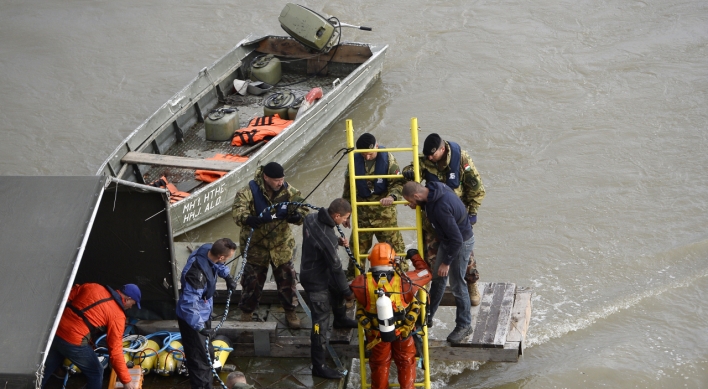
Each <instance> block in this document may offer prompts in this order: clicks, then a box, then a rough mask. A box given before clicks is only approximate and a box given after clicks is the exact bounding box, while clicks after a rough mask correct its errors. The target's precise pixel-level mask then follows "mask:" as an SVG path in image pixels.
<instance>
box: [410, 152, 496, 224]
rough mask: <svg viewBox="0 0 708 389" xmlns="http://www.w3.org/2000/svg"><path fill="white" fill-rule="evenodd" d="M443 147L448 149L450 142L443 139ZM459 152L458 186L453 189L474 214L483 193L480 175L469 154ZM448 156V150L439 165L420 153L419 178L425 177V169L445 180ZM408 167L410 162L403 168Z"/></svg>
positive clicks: (448, 161) (448, 172) (448, 169)
mask: <svg viewBox="0 0 708 389" xmlns="http://www.w3.org/2000/svg"><path fill="white" fill-rule="evenodd" d="M445 148H446V150H450V144H449V143H448V142H447V141H445ZM460 154H462V155H461V156H460V172H459V175H460V186H458V187H457V189H454V191H455V194H457V196H458V197H459V198H460V200H462V202H463V203H464V204H465V207H467V213H469V214H470V215H476V214H477V210H478V209H479V206H480V205H481V204H482V199H484V194H485V192H484V185H483V184H482V177H480V176H479V172H478V171H477V168H476V167H474V162H472V158H470V156H469V154H467V152H466V151H464V150H461V152H460ZM450 157H451V156H450V152H449V151H448V153H447V157H446V159H444V160H442V161H440V162H443V164H442V167H441V166H440V164H439V163H435V162H432V161H430V160H428V158H427V157H426V156H425V155H423V154H420V155H419V156H418V160H419V162H420V170H421V171H420V175H421V178H422V177H425V172H424V171H425V170H427V171H428V172H430V173H432V174H435V175H436V176H438V179H439V180H440V182H447V177H448V175H449V174H450ZM410 169H413V165H412V164H411V165H408V166H406V167H405V168H404V169H403V170H406V171H407V170H410Z"/></svg>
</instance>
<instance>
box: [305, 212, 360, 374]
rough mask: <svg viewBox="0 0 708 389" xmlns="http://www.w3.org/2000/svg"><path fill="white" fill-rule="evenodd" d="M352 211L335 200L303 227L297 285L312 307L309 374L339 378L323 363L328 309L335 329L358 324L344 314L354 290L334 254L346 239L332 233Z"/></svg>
mask: <svg viewBox="0 0 708 389" xmlns="http://www.w3.org/2000/svg"><path fill="white" fill-rule="evenodd" d="M351 212H352V207H351V205H349V203H348V202H347V201H346V200H344V199H341V198H339V199H335V200H334V201H332V203H331V204H330V205H329V208H320V210H319V211H318V212H317V213H311V214H309V215H307V216H306V217H305V223H304V224H303V229H302V259H301V260H300V284H301V285H302V287H303V288H304V289H305V291H306V292H307V294H308V295H309V297H310V305H311V306H312V307H311V308H312V309H311V310H312V332H311V333H310V342H311V346H310V347H311V358H312V375H314V376H318V377H323V378H333V379H339V378H341V377H342V375H341V374H340V373H339V372H338V371H337V370H335V369H332V368H330V367H328V366H327V365H326V364H325V346H326V343H327V337H328V334H329V315H330V312H333V313H334V328H356V327H357V322H356V321H355V320H354V319H350V318H348V317H347V316H346V311H347V307H346V306H345V305H344V299H347V300H353V299H354V293H353V292H352V291H351V289H349V284H348V283H347V277H346V275H345V274H344V270H342V263H341V261H340V260H339V256H338V255H337V246H348V245H349V242H348V241H347V240H346V239H345V238H338V237H337V235H336V234H335V233H334V227H336V226H337V225H339V224H342V222H344V221H345V220H347V219H348V218H349V215H350V214H351Z"/></svg>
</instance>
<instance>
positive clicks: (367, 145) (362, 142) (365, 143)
mask: <svg viewBox="0 0 708 389" xmlns="http://www.w3.org/2000/svg"><path fill="white" fill-rule="evenodd" d="M374 147H376V138H375V137H374V136H373V135H371V134H369V133H368V132H365V133H363V134H361V136H360V137H359V139H357V140H356V148H357V149H373V148H374Z"/></svg>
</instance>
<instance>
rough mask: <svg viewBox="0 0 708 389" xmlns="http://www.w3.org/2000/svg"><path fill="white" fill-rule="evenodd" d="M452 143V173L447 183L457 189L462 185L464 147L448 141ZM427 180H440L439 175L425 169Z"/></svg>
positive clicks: (449, 174) (451, 187)
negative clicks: (461, 163)
mask: <svg viewBox="0 0 708 389" xmlns="http://www.w3.org/2000/svg"><path fill="white" fill-rule="evenodd" d="M447 143H449V144H450V173H448V176H447V179H446V180H445V184H447V186H449V187H450V189H452V190H455V189H457V188H458V187H459V186H460V178H462V177H460V162H461V160H462V151H461V150H462V149H461V148H460V145H458V144H457V143H455V142H447ZM425 180H426V181H429V182H432V181H438V182H439V181H440V179H439V178H438V176H436V175H435V174H433V173H430V172H429V171H427V170H426V171H425Z"/></svg>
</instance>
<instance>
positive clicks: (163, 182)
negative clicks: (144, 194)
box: [150, 176, 189, 204]
mask: <svg viewBox="0 0 708 389" xmlns="http://www.w3.org/2000/svg"><path fill="white" fill-rule="evenodd" d="M150 185H151V186H154V187H156V188H162V189H167V191H169V192H170V204H173V203H176V202H178V201H180V200H184V199H185V198H186V197H187V196H189V192H182V191H181V190H178V189H177V187H176V186H174V184H171V183H169V182H168V181H167V178H165V176H162V177H160V178H159V179H158V180H156V181H154V182H151V183H150Z"/></svg>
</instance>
